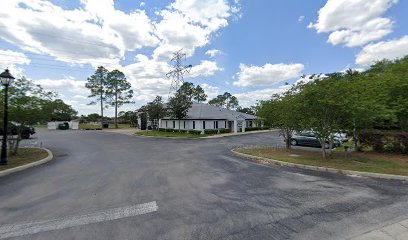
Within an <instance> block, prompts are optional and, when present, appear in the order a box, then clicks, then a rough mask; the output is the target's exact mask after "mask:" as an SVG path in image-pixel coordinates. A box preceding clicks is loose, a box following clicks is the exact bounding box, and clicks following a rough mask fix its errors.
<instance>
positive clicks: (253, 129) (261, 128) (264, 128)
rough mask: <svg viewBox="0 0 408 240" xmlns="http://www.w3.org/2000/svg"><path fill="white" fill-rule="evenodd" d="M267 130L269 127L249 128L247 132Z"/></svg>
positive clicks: (246, 129)
mask: <svg viewBox="0 0 408 240" xmlns="http://www.w3.org/2000/svg"><path fill="white" fill-rule="evenodd" d="M267 129H269V127H249V128H245V132H250V131H259V130H267Z"/></svg>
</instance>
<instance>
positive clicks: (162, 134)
mask: <svg viewBox="0 0 408 240" xmlns="http://www.w3.org/2000/svg"><path fill="white" fill-rule="evenodd" d="M135 134H136V135H140V136H149V137H176V138H202V137H206V136H208V135H206V134H200V135H197V134H186V133H177V132H174V133H173V132H159V131H147V132H137V133H135Z"/></svg>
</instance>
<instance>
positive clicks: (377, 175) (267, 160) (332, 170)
mask: <svg viewBox="0 0 408 240" xmlns="http://www.w3.org/2000/svg"><path fill="white" fill-rule="evenodd" d="M236 150H237V149H232V150H231V152H232V153H234V154H236V155H238V156H241V157H244V158H247V159H252V160H257V161H259V162H261V163H263V164H273V165H277V166H287V167H296V168H302V169H308V170H314V171H320V172H329V173H336V174H343V175H352V176H356V175H357V176H361V177H369V178H379V179H387V180H400V181H408V176H401V175H392V174H382V173H370V172H359V171H352V170H343V169H335V168H327V167H317V166H309V165H303V164H298V163H289V162H283V161H279V160H275V159H270V158H263V157H257V156H253V155H249V154H245V153H240V152H237V151H236Z"/></svg>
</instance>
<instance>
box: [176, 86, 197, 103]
mask: <svg viewBox="0 0 408 240" xmlns="http://www.w3.org/2000/svg"><path fill="white" fill-rule="evenodd" d="M177 93H179V94H180V95H184V96H186V97H187V98H188V100H189V101H191V100H192V99H193V97H194V93H195V87H194V84H193V83H191V82H184V83H183V85H181V86H180V88H179V89H178V90H177Z"/></svg>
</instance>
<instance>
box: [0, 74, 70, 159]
mask: <svg viewBox="0 0 408 240" xmlns="http://www.w3.org/2000/svg"><path fill="white" fill-rule="evenodd" d="M3 91H4V90H3V89H2V90H1V92H0V93H1V94H0V95H1V98H0V99H1V103H0V110H1V115H3V113H4V109H3V106H4V104H3V103H4V94H3ZM56 96H57V95H56V94H55V93H53V92H47V91H44V90H43V89H42V87H41V86H40V85H36V84H34V83H33V82H32V81H31V80H27V79H26V78H24V77H23V78H21V79H16V80H15V81H14V83H13V85H11V86H10V88H9V120H10V121H12V122H16V123H18V124H19V125H17V137H16V138H14V139H10V142H9V144H10V145H9V146H10V152H11V154H17V151H18V147H19V145H20V141H21V139H22V136H21V134H22V130H23V128H24V127H25V126H28V125H34V124H37V123H43V122H47V121H49V120H50V119H53V118H55V117H62V115H65V116H70V117H72V116H73V115H76V111H75V110H73V109H72V108H71V107H70V106H69V105H66V104H65V103H64V102H63V101H62V100H60V99H55V100H54V98H55V97H56Z"/></svg>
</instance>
